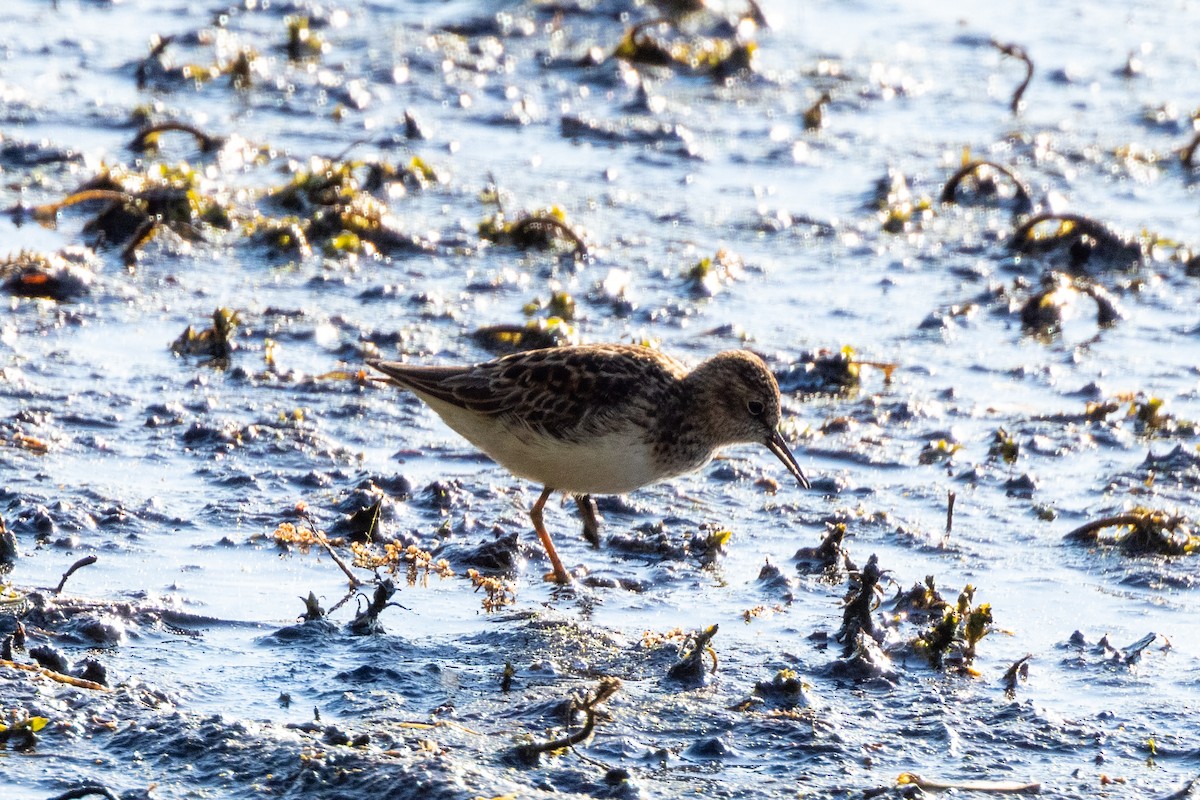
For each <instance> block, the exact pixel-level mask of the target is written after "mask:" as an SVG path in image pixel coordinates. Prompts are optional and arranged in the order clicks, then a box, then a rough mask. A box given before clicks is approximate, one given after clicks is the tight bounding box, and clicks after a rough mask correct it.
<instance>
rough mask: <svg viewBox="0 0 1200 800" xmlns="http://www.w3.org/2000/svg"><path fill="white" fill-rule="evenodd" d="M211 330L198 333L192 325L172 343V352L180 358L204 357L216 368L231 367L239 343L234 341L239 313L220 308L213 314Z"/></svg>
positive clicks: (206, 329) (207, 329)
mask: <svg viewBox="0 0 1200 800" xmlns="http://www.w3.org/2000/svg"><path fill="white" fill-rule="evenodd" d="M212 319H213V324H212V327H211V328H205V329H204V330H202V331H199V332H197V331H196V329H195V328H193V327H192V326H191V325H188V326H187V329H186V330H185V331H184V332H183V333H181V334H180V335H179V338H178V339H176V340H175V341H174V342H172V343H171V352H173V353H175V354H176V355H179V356H204V357H206V358H208V359H209V360H208V362H206V363H209V364H211V365H213V366H215V367H227V366H229V360H230V359H231V358H232V357H233V351H234V350H236V349H237V342H235V341H234V340H233V337H234V334H236V333H237V326H238V324H239V323H240V322H241V319H240V317H239V316H238V312H236V311H234V310H232V309H228V308H218V309H217V310H216V311H214V312H213V317H212Z"/></svg>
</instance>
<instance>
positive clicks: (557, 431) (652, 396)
mask: <svg viewBox="0 0 1200 800" xmlns="http://www.w3.org/2000/svg"><path fill="white" fill-rule="evenodd" d="M367 364H369V365H370V366H371V367H373V368H375V369H377V370H379V371H380V372H382V373H383V374H384V375H386V376H387V377H388V378H389V379H390V380H391V382H392V383H395V384H396V385H398V386H401V387H403V388H405V389H408V390H409V391H411V392H412V393H413V394H415V395H416V396H417V397H419V398H421V400H423V401H425V403H426V404H427V405H428V406H429V407H430V408H432V409H433V410H434V411H435V412H437V414H438V416H440V417H441V418H442V419H443V420H444V421H445V423H446V424H447V425H449V426H450V427H451V428H453V429H454V430H455V431H457V432H458V433H459V434H460V435H462V436H463V438H465V439H466V440H467V441H469V442H471V444H473V445H475V446H476V447H478V448H479V449H480V450H482V451H483V452H485V453H487V454H488V455H489V456H491V457H492V458H493V459H494V460H495V461H497V462H498V463H499V464H500V465H501V466H503V467H505V468H506V469H507V470H508V471H509V472H512V473H513V474H514V475H517V476H519V477H522V478H527V479H529V480H531V481H535V482H537V483H539V484H541V486H542V487H543V489H542V493H541V495H540V496H539V497H538V499H537V502H536V503H534V504H533V508H532V509H530V512H529V516H530V519H532V521H533V527H534V530H536V531H537V535H538V538H540V539H541V541H542V546H543V547H544V548H545V550H546V555H547V556H548V557H549V559H550V563H551V565H552V566H553V568H554V573H553V579H554V580H556V581H558V582H559V583H570V581H571V576H570V573H568V572H567V570H566V569H565V568H564V567H563V564H562V561H561V560H560V559H559V557H558V553H557V551H556V550H555V549H554V542H553V541H551V539H550V534H549V533H548V532H547V531H546V527H545V525H544V524H543V522H542V509H543V508H544V507H545V505H546V500H547V498H549V497H550V495H551V494H552V493H553V492H556V491H558V492H564V493H566V494H569V495H573V496H574V497H575V499H576V501H577V502H578V504H579V510H580V514H581V516H582V518H583V523H584V532H585V534H587V535H588V536H589V538H590V539H592V540H593V541H598V537H597V530H598V522H597V519H596V510H595V505H594V503H593V502H592V499H591V496H592V495H595V494H624V493H626V492H631V491H633V490H634V489H639V488H641V487H643V486H646V485H648V484H651V483H655V482H657V481H661V480H665V479H667V478H672V477H675V476H677V475H682V474H684V473H687V472H692V471H694V470H697V469H699V468H700V467H702V466H704V465H705V464H707V463H708V462H709V461H710V460H711V459H712V457H713V455H714V454H716V452H717V450H719V449H720V448H721V447H724V446H725V445H730V444H738V443H743V442H745V443H758V444H762V445H765V446H766V448H767V449H768V450H770V451H771V452H772V453H774V454H775V455H776V456H777V457H778V458H779V460H780V461H782V462H783V463H784V465H785V466H786V467H787V468H788V471H789V472H791V473H792V475H793V476H795V478H796V480H797V481H798V482H799V483H800V485H801V486H802V487H803V488H805V489H807V488H809V483H808V479H807V478H805V477H804V473H803V472H802V471H801V469H800V465H799V464H797V463H796V459H795V457H794V456H793V455H792V453H791V451H790V450H789V449H788V446H787V444H786V443H785V442H784V440H783V437H782V436H781V435H780V433H779V431H778V427H779V386H778V384H776V382H775V377H774V376H773V375H772V374H771V372H770V370H768V369H767V367H766V365H765V364H764V363H763V362H762V359H760V358H759V357H758V356H756V355H754V354H753V353H750V352H747V351H745V350H729V351H726V352H724V353H720V354H718V355H715V356H713V357H712V358H710V359H708V360H707V361H705V362H704V363H702V364H700V365H699V366H698V367H696V368H695V369H693V370H690V371H689V370H688V368H687V367H685V366H684V365H683V364H681V363H680V362H678V361H676V360H675V359H673V358H671V357H670V356H667V355H664V354H663V353H660V352H658V351H657V350H652V349H650V348H647V347H638V346H633V345H580V346H572V347H553V348H548V349H544V350H530V351H527V352H523V353H514V354H512V355H508V356H504V357H503V358H498V359H496V360H494V361H488V362H485V363H482V364H476V365H474V366H450V367H439V366H414V365H411V364H403V363H400V362H397V361H379V360H374V359H371V360H368V361H367ZM546 577H547V579H548V580H549V579H550V578H551V576H550V575H547V576H546Z"/></svg>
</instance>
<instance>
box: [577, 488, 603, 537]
mask: <svg viewBox="0 0 1200 800" xmlns="http://www.w3.org/2000/svg"><path fill="white" fill-rule="evenodd" d="M575 505H577V506H579V518H580V519H582V520H583V538H585V539H587V540H588V543H589V544H590V545H591V546H592V547H599V546H600V515H599V512H598V511H597V509H596V501H595V500H594V499H593V498H592V496H591V495H590V494H577V495H575Z"/></svg>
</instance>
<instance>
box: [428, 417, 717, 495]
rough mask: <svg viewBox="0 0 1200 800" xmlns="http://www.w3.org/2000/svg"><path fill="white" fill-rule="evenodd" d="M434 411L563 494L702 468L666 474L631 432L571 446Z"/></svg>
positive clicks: (615, 488)
mask: <svg viewBox="0 0 1200 800" xmlns="http://www.w3.org/2000/svg"><path fill="white" fill-rule="evenodd" d="M430 405H431V406H433V408H434V410H435V411H437V412H438V413H439V414H440V415H441V417H442V419H443V420H445V422H446V424H447V425H449V426H450V427H451V428H453V429H454V430H456V431H457V432H458V433H459V434H461V435H462V436H463V437H464V438H465V439H467V440H468V441H469V442H471V443H472V444H473V445H475V446H476V447H478V448H479V449H480V450H482V451H483V452H485V453H487V454H488V455H489V456H491V457H492V458H493V459H494V460H495V461H497V462H498V463H499V464H500V465H501V466H503V467H505V468H506V469H508V470H509V471H510V472H512V473H513V474H514V475H517V476H519V477H522V478H526V479H528V480H531V481H534V482H536V483H539V484H541V485H543V486H549V487H551V488H553V489H556V490H558V491H561V492H568V493H571V494H625V493H626V492H632V491H633V490H634V489H638V488H641V487H642V486H645V485H647V484H649V483H654V482H655V481H659V480H662V479H664V478H669V477H672V476H674V475H677V474H680V473H681V472H686V471H689V470H690V469H695V468H697V467H700V466H702V465H701V464H696V465H694V466H690V467H689V468H688V469H680V470H672V469H670V468H667V469H664V468H663V467H662V466H661V465H659V464H658V463H657V462H656V460H655V458H654V453H653V450H652V448H651V446H650V445H649V444H648V443H646V441H645V440H644V438H642V437H641V436H639V435H638V432H637V431H636V430H630V429H628V428H627V429H625V430H622V431H614V432H612V433H607V434H602V435H598V436H587V437H581V440H580V441H571V440H563V439H556V438H554V437H551V436H547V435H545V434H542V433H538V432H535V431H532V430H529V429H513V428H510V427H508V426H507V425H504V424H502V423H500V422H499V421H497V420H495V419H485V420H481V419H480V417H479V416H477V415H475V414H471V413H470V412H462V411H461V410H460V409H457V408H454V407H446V406H445V404H435V403H432V402H431V403H430ZM439 405H441V406H442V407H441V408H439V407H438V406H439Z"/></svg>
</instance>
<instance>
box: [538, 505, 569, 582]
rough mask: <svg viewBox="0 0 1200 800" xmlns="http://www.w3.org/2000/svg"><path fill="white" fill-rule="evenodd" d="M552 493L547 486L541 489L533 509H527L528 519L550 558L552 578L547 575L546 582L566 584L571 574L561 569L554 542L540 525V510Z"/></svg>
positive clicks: (543, 526) (561, 565) (544, 527)
mask: <svg viewBox="0 0 1200 800" xmlns="http://www.w3.org/2000/svg"><path fill="white" fill-rule="evenodd" d="M553 493H554V490H553V489H552V488H550V487H549V486H547V487H546V488H545V489H542V494H541V496H540V497H538V499H537V502H536V503H534V504H533V508H531V509H529V518H530V519H531V520H533V529H534V530H535V531H537V535H538V538H539V539H541V540H542V547H543V548H544V549H545V551H546V555H547V556H548V557H549V558H550V564H551V566H553V567H554V572H553V578H551V574H547V575H546V580H554V581H557V582H558V583H562V584H567V583H570V582H571V574H570V573H569V572H567V570H566V569H565V568H564V567H563V564H562V561H561V560H560V559H559V557H558V551H557V550H555V549H554V542H552V541H550V534H549V533H547V532H546V526H545V525H543V524H542V509H543V508H545V507H546V500H547V499H549V497H550V495H551V494H553Z"/></svg>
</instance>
